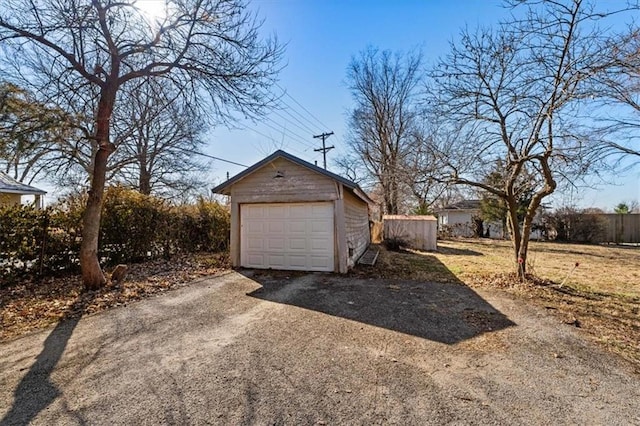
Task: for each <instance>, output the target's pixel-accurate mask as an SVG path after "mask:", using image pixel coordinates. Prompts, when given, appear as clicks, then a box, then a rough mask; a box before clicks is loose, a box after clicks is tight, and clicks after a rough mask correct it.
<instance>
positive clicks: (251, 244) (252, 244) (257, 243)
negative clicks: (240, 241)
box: [247, 238, 264, 251]
mask: <svg viewBox="0 0 640 426" xmlns="http://www.w3.org/2000/svg"><path fill="white" fill-rule="evenodd" d="M247 248H248V249H250V250H261V251H262V250H264V240H263V239H262V238H248V239H247Z"/></svg>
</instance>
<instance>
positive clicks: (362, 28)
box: [204, 0, 640, 209]
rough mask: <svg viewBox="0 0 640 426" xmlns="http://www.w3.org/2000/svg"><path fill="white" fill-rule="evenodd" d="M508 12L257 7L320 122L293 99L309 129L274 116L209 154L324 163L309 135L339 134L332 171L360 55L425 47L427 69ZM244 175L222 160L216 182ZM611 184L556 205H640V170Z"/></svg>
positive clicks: (299, 94)
mask: <svg viewBox="0 0 640 426" xmlns="http://www.w3.org/2000/svg"><path fill="white" fill-rule="evenodd" d="M500 5H501V2H500V1H496V0H487V1H480V0H478V1H471V0H469V1H435V0H432V1H427V0H424V1H417V0H413V1H337V0H322V1H319V0H318V1H312V0H297V1H296V0H255V1H253V2H252V4H251V7H252V8H254V9H256V10H257V11H258V13H259V16H261V17H262V18H264V19H265V23H264V26H263V32H264V33H265V34H276V35H277V36H278V38H279V40H280V41H281V42H283V43H286V44H287V46H286V52H285V55H284V61H285V63H286V66H285V68H284V69H283V71H282V73H281V74H280V82H279V85H280V86H281V87H282V88H284V89H286V90H287V92H288V94H290V95H291V96H292V98H293V99H295V101H297V102H298V103H299V104H301V105H302V106H303V107H304V108H305V109H306V110H308V111H309V112H310V113H311V114H312V115H313V117H314V118H312V117H311V116H310V115H309V114H307V112H306V111H304V109H302V108H301V107H300V106H299V105H298V104H296V103H295V102H294V101H293V100H292V99H291V98H289V97H286V96H285V97H284V98H283V100H284V101H285V102H287V103H288V104H289V105H290V106H291V110H290V111H289V112H291V113H292V115H294V116H295V117H297V118H300V117H299V115H298V113H299V114H301V115H303V116H305V117H306V118H307V119H308V121H306V120H303V119H302V118H300V121H301V122H302V123H303V124H305V126H304V127H303V128H302V129H301V128H300V127H302V126H301V125H300V123H299V122H296V121H295V120H293V119H291V117H290V116H289V115H287V114H286V113H285V114H282V113H281V115H284V117H287V118H288V119H289V121H290V122H292V123H294V124H295V125H294V124H292V123H289V122H287V121H285V120H284V119H283V118H281V116H277V115H275V114H272V115H270V117H269V118H270V120H266V124H263V123H255V124H254V123H245V122H242V123H240V124H239V125H240V126H247V127H248V128H247V129H244V130H233V131H228V130H226V129H223V128H218V129H215V130H214V131H212V132H211V134H210V135H208V137H207V141H208V144H207V146H206V147H205V149H204V152H206V153H208V154H210V155H214V156H217V157H221V158H225V159H228V160H231V161H235V162H238V163H241V164H246V165H251V164H253V163H255V162H257V161H259V160H261V159H262V158H263V157H265V156H266V155H268V154H270V153H271V152H273V151H275V150H276V149H279V148H282V149H284V150H286V151H289V152H290V153H292V154H294V155H296V156H299V157H301V158H303V159H305V160H307V161H310V162H313V161H316V160H317V161H318V164H321V162H322V161H321V160H322V156H321V155H320V154H319V153H316V152H314V151H313V147H317V146H318V142H319V141H318V140H317V139H316V140H314V139H313V138H312V137H311V136H312V134H311V132H310V131H309V130H313V131H314V133H315V134H318V133H321V132H323V131H333V132H334V133H335V135H334V136H331V137H330V138H329V139H327V143H328V144H330V145H335V146H336V149H334V150H332V151H330V152H329V154H328V158H329V160H328V161H329V168H331V160H332V159H335V158H337V157H338V156H340V155H342V154H343V153H344V152H346V145H345V134H346V112H347V111H348V110H349V108H350V107H351V105H352V102H351V96H350V93H349V90H348V89H347V87H346V84H345V75H346V69H347V65H348V64H349V61H350V60H351V57H352V56H353V55H356V54H357V53H358V52H360V51H361V50H363V49H365V48H366V47H367V46H375V47H378V48H380V49H391V50H402V51H407V50H411V49H414V48H419V49H421V50H422V51H423V53H424V58H425V61H426V62H427V64H429V63H432V62H435V61H436V59H437V58H438V57H439V56H442V55H444V54H446V53H447V51H448V47H449V42H450V41H451V40H453V39H455V38H456V37H457V35H458V34H459V32H460V29H461V28H463V27H464V26H469V27H475V26H476V25H479V24H480V25H490V24H494V23H496V22H497V21H498V20H500V18H501V17H505V16H507V14H508V11H507V10H505V9H503V8H502V7H501V6H500ZM316 119H317V120H319V121H320V122H321V123H322V124H320V123H318V122H317V121H316ZM296 125H297V126H296ZM269 126H270V127H269ZM283 127H285V129H284V130H283ZM251 129H254V130H255V131H254V130H251ZM257 132H259V133H260V134H259V133H257ZM267 136H268V137H267ZM241 170H242V168H241V167H237V166H233V165H230V164H226V163H223V162H219V161H214V162H213V173H212V179H213V183H214V184H215V183H219V182H221V181H222V180H224V179H225V177H226V173H227V172H229V173H230V174H231V175H234V174H236V173H238V172H240V171H241ZM334 171H335V169H334ZM610 181H611V182H612V183H614V184H615V185H608V186H603V187H600V188H598V189H597V190H593V189H591V190H581V191H573V192H572V193H570V194H563V195H562V196H556V197H555V200H554V201H555V202H554V204H562V203H574V204H578V205H579V206H581V207H601V208H605V209H611V208H613V206H615V205H616V204H617V203H619V202H620V201H622V200H638V199H640V167H638V166H636V167H635V168H634V169H632V170H630V171H628V172H627V173H625V174H624V175H617V176H612V177H611V179H610Z"/></svg>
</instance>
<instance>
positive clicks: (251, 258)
mask: <svg viewBox="0 0 640 426" xmlns="http://www.w3.org/2000/svg"><path fill="white" fill-rule="evenodd" d="M263 264H264V256H263V255H262V254H259V253H250V254H248V255H247V266H252V265H253V266H257V265H263Z"/></svg>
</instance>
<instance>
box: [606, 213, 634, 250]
mask: <svg viewBox="0 0 640 426" xmlns="http://www.w3.org/2000/svg"><path fill="white" fill-rule="evenodd" d="M596 216H598V217H601V218H602V219H604V220H603V225H604V235H603V237H604V238H603V241H602V242H604V243H618V244H621V243H629V244H639V243H640V213H631V214H615V213H610V214H609V213H606V214H596Z"/></svg>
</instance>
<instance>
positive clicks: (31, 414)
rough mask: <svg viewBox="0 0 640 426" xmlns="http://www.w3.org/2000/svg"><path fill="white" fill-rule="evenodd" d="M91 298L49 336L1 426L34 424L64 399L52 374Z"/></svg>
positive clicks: (85, 298) (83, 300)
mask: <svg viewBox="0 0 640 426" xmlns="http://www.w3.org/2000/svg"><path fill="white" fill-rule="evenodd" d="M91 299H92V295H91V294H86V295H83V296H80V298H78V300H76V302H74V303H73V305H71V306H70V308H69V310H68V314H67V315H66V316H65V317H63V318H62V319H61V320H60V322H58V324H57V325H56V326H55V328H54V329H53V330H52V331H51V333H50V334H49V335H48V336H47V338H46V339H45V341H44V344H43V348H42V351H41V352H40V354H38V356H37V357H36V361H35V362H34V363H33V365H32V366H31V367H30V368H29V371H28V372H27V374H26V375H25V376H24V377H23V378H22V380H21V381H20V383H19V384H18V386H17V387H16V390H15V391H14V393H13V394H14V402H13V405H12V406H11V409H10V410H9V411H8V412H7V413H6V415H5V416H4V417H3V418H2V419H1V420H0V425H1V426H4V425H25V424H28V423H30V422H31V421H32V420H33V419H34V418H35V417H36V416H37V415H38V413H40V412H41V411H42V410H44V409H45V408H47V407H48V406H49V404H51V403H52V402H53V401H54V400H55V399H56V398H57V397H58V396H60V390H59V389H58V388H57V386H56V385H55V384H54V383H52V382H51V374H52V372H53V370H54V369H55V368H56V366H57V365H58V362H59V361H60V358H62V354H63V353H64V350H65V348H66V347H67V343H68V342H69V339H70V338H71V335H72V334H73V330H74V329H75V328H76V326H77V325H78V322H79V321H80V318H81V316H82V315H81V313H82V312H83V311H84V308H85V307H86V306H87V305H89V303H91Z"/></svg>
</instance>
